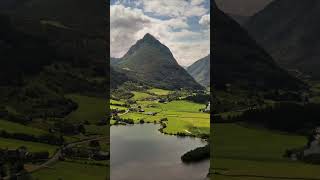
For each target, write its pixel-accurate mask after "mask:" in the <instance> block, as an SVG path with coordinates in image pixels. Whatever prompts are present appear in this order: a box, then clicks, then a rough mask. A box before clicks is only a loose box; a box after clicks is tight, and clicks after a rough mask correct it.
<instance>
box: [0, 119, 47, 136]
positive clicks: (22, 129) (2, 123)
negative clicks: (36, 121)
mask: <svg viewBox="0 0 320 180" xmlns="http://www.w3.org/2000/svg"><path fill="white" fill-rule="evenodd" d="M0 130H5V131H6V132H9V133H25V134H30V135H35V136H39V135H43V134H45V133H46V132H45V131H43V130H41V129H38V128H33V127H29V126H25V125H22V124H19V123H14V122H10V121H6V120H1V119H0Z"/></svg>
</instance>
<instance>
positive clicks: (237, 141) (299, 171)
mask: <svg viewBox="0 0 320 180" xmlns="http://www.w3.org/2000/svg"><path fill="white" fill-rule="evenodd" d="M212 126H213V128H212V132H211V137H212V142H213V145H212V151H211V153H212V157H213V158H212V159H211V166H212V168H211V170H210V173H211V179H214V180H273V179H277V180H284V179H294V180H295V179H301V180H318V179H320V171H319V170H320V166H319V165H312V164H305V163H303V162H299V161H291V160H290V159H288V158H284V157H283V154H284V152H285V150H286V149H290V148H291V149H292V148H296V147H302V146H304V145H305V144H306V143H307V139H306V138H305V137H303V136H297V135H289V134H281V133H279V132H273V131H269V130H261V129H251V128H246V127H243V126H241V125H239V124H233V123H227V124H214V125H212Z"/></svg>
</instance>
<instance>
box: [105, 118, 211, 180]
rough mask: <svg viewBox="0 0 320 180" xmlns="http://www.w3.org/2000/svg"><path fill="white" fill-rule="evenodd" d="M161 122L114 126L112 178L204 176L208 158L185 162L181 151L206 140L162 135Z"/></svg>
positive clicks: (195, 178)
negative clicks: (156, 123)
mask: <svg viewBox="0 0 320 180" xmlns="http://www.w3.org/2000/svg"><path fill="white" fill-rule="evenodd" d="M158 129H159V125H153V124H143V125H133V126H112V127H111V132H110V134H111V138H110V140H111V180H151V179H152V180H186V179H188V180H203V179H205V177H206V175H207V173H208V169H209V160H207V161H203V162H200V163H196V164H190V165H186V164H183V163H182V162H181V159H180V157H181V155H183V154H184V153H185V152H187V151H189V150H191V149H194V148H196V147H200V146H204V145H205V144H206V142H204V141H202V140H200V139H196V138H188V137H186V138H181V137H176V136H168V135H163V134H161V133H160V132H159V131H158Z"/></svg>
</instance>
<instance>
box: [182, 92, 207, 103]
mask: <svg viewBox="0 0 320 180" xmlns="http://www.w3.org/2000/svg"><path fill="white" fill-rule="evenodd" d="M185 100H187V101H192V102H195V103H200V104H207V103H208V102H209V100H210V95H209V94H205V93H197V94H195V95H192V96H188V97H186V98H185Z"/></svg>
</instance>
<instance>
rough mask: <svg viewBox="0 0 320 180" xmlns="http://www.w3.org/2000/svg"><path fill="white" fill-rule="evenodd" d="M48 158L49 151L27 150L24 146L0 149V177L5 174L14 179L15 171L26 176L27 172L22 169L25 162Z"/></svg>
mask: <svg viewBox="0 0 320 180" xmlns="http://www.w3.org/2000/svg"><path fill="white" fill-rule="evenodd" d="M48 158H49V152H47V151H42V152H28V150H27V148H26V147H24V146H22V147H20V148H18V149H12V150H9V149H0V179H1V177H5V176H10V178H11V179H15V178H16V174H17V173H20V174H21V175H22V176H26V175H28V174H27V173H26V172H25V170H24V164H25V163H27V162H37V161H43V160H46V159H48Z"/></svg>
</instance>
